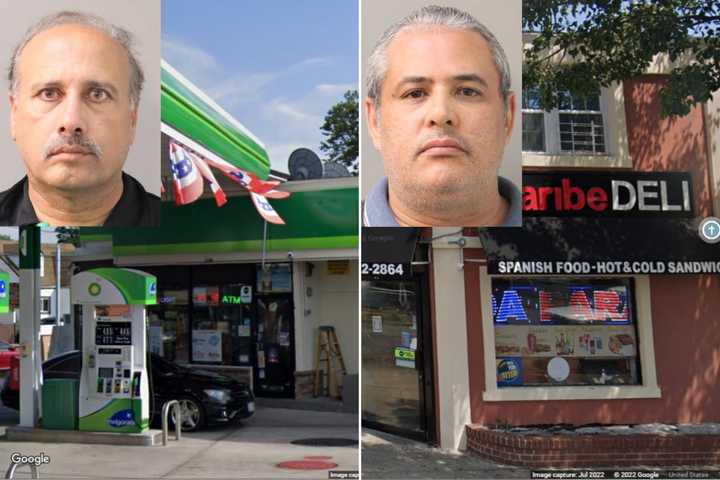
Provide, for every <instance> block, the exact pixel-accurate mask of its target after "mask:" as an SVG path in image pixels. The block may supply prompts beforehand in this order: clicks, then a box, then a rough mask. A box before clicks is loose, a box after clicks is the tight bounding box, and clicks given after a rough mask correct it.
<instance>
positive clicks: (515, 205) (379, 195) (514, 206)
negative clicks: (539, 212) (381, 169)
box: [362, 177, 522, 227]
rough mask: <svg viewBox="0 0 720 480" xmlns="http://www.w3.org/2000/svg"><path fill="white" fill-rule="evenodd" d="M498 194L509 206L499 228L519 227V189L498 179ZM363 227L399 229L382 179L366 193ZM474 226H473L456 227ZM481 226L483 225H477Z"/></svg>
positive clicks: (520, 223)
mask: <svg viewBox="0 0 720 480" xmlns="http://www.w3.org/2000/svg"><path fill="white" fill-rule="evenodd" d="M498 192H499V193H500V195H501V196H502V197H503V198H504V199H505V200H507V202H508V203H509V204H510V208H509V209H508V213H507V216H506V217H505V220H504V221H503V223H502V224H500V225H498V226H499V227H519V226H521V225H522V197H521V195H520V189H519V188H518V187H516V186H515V184H514V183H512V182H511V181H510V180H508V179H507V178H504V177H498ZM362 215H363V217H362V223H363V226H364V227H399V226H400V224H399V223H398V222H397V220H395V216H394V215H393V213H392V210H390V205H389V204H388V181H387V177H383V179H382V180H380V181H379V182H378V183H377V184H376V185H375V186H374V187H373V188H372V190H370V193H368V196H367V198H365V205H364V206H363V212H362ZM463 226H475V225H458V227H463ZM479 226H483V225H479Z"/></svg>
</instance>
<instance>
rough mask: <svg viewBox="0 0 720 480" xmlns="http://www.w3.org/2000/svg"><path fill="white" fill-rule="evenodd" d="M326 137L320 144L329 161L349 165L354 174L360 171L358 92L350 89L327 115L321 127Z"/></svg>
mask: <svg viewBox="0 0 720 480" xmlns="http://www.w3.org/2000/svg"><path fill="white" fill-rule="evenodd" d="M320 130H321V131H322V133H323V135H324V136H325V137H326V139H325V140H324V141H323V142H322V143H321V144H320V150H322V151H323V153H325V154H326V155H327V156H328V159H327V160H328V161H332V162H339V163H342V164H343V165H345V166H346V167H348V169H349V170H351V171H352V173H353V174H354V175H357V172H358V162H357V159H358V92H357V90H348V91H347V92H345V95H344V99H343V100H342V101H340V102H338V103H336V104H335V105H333V106H332V108H331V109H330V110H329V111H328V113H327V115H325V122H324V123H323V125H322V127H320Z"/></svg>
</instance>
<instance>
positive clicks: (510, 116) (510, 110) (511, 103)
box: [505, 90, 515, 144]
mask: <svg viewBox="0 0 720 480" xmlns="http://www.w3.org/2000/svg"><path fill="white" fill-rule="evenodd" d="M514 124H515V92H513V91H512V90H510V91H509V92H508V93H507V108H506V109H505V144H507V143H508V142H509V141H510V137H511V136H512V131H513V125H514Z"/></svg>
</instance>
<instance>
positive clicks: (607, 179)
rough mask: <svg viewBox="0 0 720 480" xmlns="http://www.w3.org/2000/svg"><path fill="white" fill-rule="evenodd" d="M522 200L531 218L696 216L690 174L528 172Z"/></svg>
mask: <svg viewBox="0 0 720 480" xmlns="http://www.w3.org/2000/svg"><path fill="white" fill-rule="evenodd" d="M522 199H523V202H522V203H523V215H527V216H557V217H562V216H574V217H577V216H587V217H596V216H601V217H692V216H693V202H692V179H691V177H690V174H689V173H686V172H563V171H554V172H543V173H532V172H531V173H524V174H523V191H522Z"/></svg>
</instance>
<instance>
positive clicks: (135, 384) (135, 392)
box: [130, 372, 142, 398]
mask: <svg viewBox="0 0 720 480" xmlns="http://www.w3.org/2000/svg"><path fill="white" fill-rule="evenodd" d="M141 375H142V372H135V373H133V381H132V391H131V394H130V395H131V396H132V397H133V398H134V397H139V396H140V377H141Z"/></svg>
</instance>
